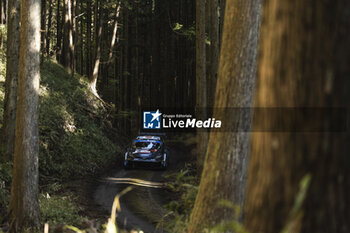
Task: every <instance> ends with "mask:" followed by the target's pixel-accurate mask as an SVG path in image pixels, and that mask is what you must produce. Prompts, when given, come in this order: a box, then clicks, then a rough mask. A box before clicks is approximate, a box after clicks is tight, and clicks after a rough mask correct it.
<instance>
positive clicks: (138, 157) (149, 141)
mask: <svg viewBox="0 0 350 233" xmlns="http://www.w3.org/2000/svg"><path fill="white" fill-rule="evenodd" d="M168 154H169V153H168V150H167V149H166V148H165V144H164V140H163V139H162V137H161V136H155V135H140V136H138V137H137V138H136V139H134V140H133V142H132V144H131V146H130V147H128V148H127V149H126V152H125V155H124V168H131V167H134V166H135V165H136V164H138V163H140V164H141V163H142V164H148V165H156V166H157V167H158V166H159V167H160V168H162V169H166V168H167V166H168Z"/></svg>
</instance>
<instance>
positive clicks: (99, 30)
mask: <svg viewBox="0 0 350 233" xmlns="http://www.w3.org/2000/svg"><path fill="white" fill-rule="evenodd" d="M96 4H97V2H96ZM96 7H98V6H96ZM98 12H99V17H98V21H97V22H98V24H97V25H96V45H95V61H94V69H93V72H92V75H91V76H90V89H91V91H92V93H93V94H94V95H95V96H97V97H99V95H98V93H97V87H96V86H97V78H98V73H99V68H100V60H101V41H102V26H103V5H102V4H101V3H100V4H99V10H98ZM96 13H97V12H96Z"/></svg>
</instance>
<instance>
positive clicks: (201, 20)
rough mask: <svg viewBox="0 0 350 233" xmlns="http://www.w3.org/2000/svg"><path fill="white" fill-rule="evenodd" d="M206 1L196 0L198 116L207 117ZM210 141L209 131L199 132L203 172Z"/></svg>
mask: <svg viewBox="0 0 350 233" xmlns="http://www.w3.org/2000/svg"><path fill="white" fill-rule="evenodd" d="M205 39H206V38H205V1H203V0H196V117H197V118H198V119H203V120H204V119H205V118H206V117H207V114H206V108H207V80H206V54H205V53H206V52H205V50H206V43H205ZM207 142H208V133H207V132H199V131H198V132H197V171H198V175H200V174H201V172H202V169H203V163H204V158H205V153H206V145H207Z"/></svg>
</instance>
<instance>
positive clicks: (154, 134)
mask: <svg viewBox="0 0 350 233" xmlns="http://www.w3.org/2000/svg"><path fill="white" fill-rule="evenodd" d="M139 136H158V137H162V138H166V133H151V132H150V133H149V132H140V133H139Z"/></svg>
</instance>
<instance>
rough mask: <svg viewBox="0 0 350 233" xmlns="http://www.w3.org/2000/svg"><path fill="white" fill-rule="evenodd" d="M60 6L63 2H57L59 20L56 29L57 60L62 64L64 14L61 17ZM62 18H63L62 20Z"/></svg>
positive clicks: (58, 0)
mask: <svg viewBox="0 0 350 233" xmlns="http://www.w3.org/2000/svg"><path fill="white" fill-rule="evenodd" d="M60 5H61V1H60V0H57V16H56V17H57V19H56V24H57V25H56V29H57V44H56V60H57V61H59V62H60V63H61V56H62V18H63V13H62V15H61V11H60V8H61V7H60ZM61 16H62V18H61Z"/></svg>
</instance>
